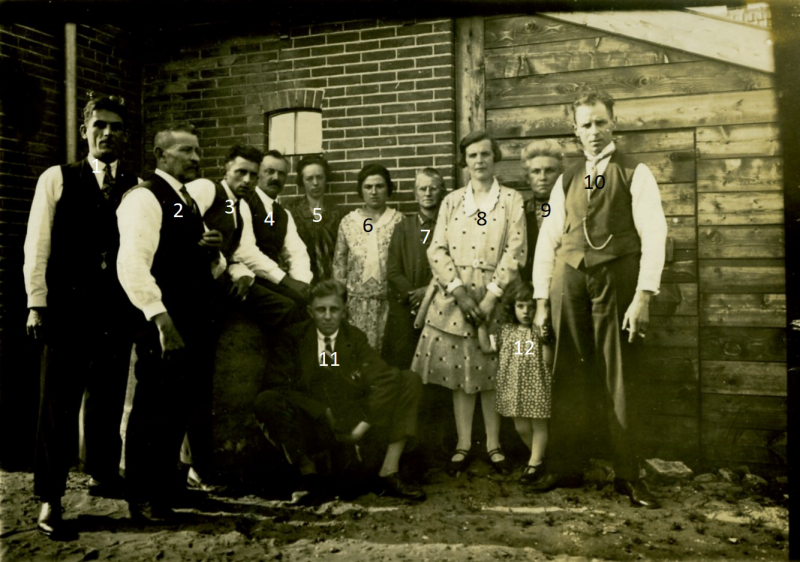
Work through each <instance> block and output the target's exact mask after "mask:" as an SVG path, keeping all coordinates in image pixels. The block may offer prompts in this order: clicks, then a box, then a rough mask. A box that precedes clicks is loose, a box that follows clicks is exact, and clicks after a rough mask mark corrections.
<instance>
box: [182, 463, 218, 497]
mask: <svg viewBox="0 0 800 562" xmlns="http://www.w3.org/2000/svg"><path fill="white" fill-rule="evenodd" d="M186 487H187V488H188V489H189V490H194V491H198V492H205V493H206V494H213V493H217V492H220V491H222V488H221V487H220V486H214V485H213V484H206V483H205V482H204V481H203V479H202V478H200V475H199V474H197V471H196V470H195V469H194V468H189V472H188V474H187V475H186Z"/></svg>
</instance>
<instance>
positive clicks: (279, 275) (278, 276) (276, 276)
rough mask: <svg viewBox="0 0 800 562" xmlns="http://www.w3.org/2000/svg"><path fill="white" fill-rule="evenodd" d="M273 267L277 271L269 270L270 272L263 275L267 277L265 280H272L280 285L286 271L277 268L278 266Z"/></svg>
mask: <svg viewBox="0 0 800 562" xmlns="http://www.w3.org/2000/svg"><path fill="white" fill-rule="evenodd" d="M275 269H276V270H277V271H278V273H272V272H270V274H269V275H265V277H266V278H267V280H269V281H272V282H273V283H275V284H276V285H280V284H281V281H283V278H284V277H286V272H285V271H284V270H282V269H278V268H275Z"/></svg>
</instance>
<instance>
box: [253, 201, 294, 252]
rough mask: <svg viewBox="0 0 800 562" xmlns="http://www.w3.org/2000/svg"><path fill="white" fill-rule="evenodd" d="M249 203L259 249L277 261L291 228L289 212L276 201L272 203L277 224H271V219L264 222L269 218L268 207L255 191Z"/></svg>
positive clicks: (273, 217)
mask: <svg viewBox="0 0 800 562" xmlns="http://www.w3.org/2000/svg"><path fill="white" fill-rule="evenodd" d="M247 203H248V205H250V210H251V211H252V213H253V233H254V234H255V237H256V245H257V246H258V249H259V250H261V251H262V252H263V253H264V255H266V256H268V257H269V258H271V259H273V260H275V261H276V262H277V261H278V258H279V257H280V254H281V250H282V249H283V244H284V240H285V239H286V231H287V229H288V228H289V213H287V212H286V209H284V208H283V207H281V206H280V205H279V204H278V202H277V201H275V202H274V203H273V204H272V221H274V223H275V224H270V222H271V221H268V222H264V220H266V218H267V209H266V207H264V203H263V202H262V201H261V198H260V197H259V196H258V194H257V193H256V192H255V191H253V194H252V195H251V196H250V199H249V200H248V201H247Z"/></svg>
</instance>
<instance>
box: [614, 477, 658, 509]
mask: <svg viewBox="0 0 800 562" xmlns="http://www.w3.org/2000/svg"><path fill="white" fill-rule="evenodd" d="M614 489H615V490H616V491H617V492H618V493H620V494H624V495H626V496H628V497H629V498H630V499H631V505H633V506H636V507H646V508H649V509H658V508H659V507H661V504H660V503H659V502H658V500H657V499H656V498H655V497H654V496H653V494H652V492H650V488H648V487H647V483H646V482H645V481H644V480H641V479H640V480H636V481H634V482H631V481H630V480H623V479H622V478H615V479H614Z"/></svg>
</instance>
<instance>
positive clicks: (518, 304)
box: [479, 280, 553, 484]
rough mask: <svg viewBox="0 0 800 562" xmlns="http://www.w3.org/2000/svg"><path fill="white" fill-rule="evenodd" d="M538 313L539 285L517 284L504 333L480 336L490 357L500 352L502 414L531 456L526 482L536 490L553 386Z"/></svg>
mask: <svg viewBox="0 0 800 562" xmlns="http://www.w3.org/2000/svg"><path fill="white" fill-rule="evenodd" d="M535 311H536V304H535V302H534V300H533V285H531V283H530V282H528V281H521V280H518V281H515V282H514V283H513V284H512V286H510V287H508V288H507V289H506V292H505V294H504V295H503V301H502V317H501V320H500V328H499V330H498V333H497V334H496V335H491V336H489V337H486V336H485V333H486V332H485V331H484V330H481V331H480V333H479V340H480V344H481V349H482V350H483V352H484V353H487V354H493V353H494V352H497V351H499V356H500V359H499V362H500V369H499V371H498V373H497V412H498V413H499V414H500V415H501V416H505V417H508V418H514V426H515V427H516V428H517V433H519V436H520V437H521V438H522V441H523V442H524V443H525V446H526V447H528V448H529V449H530V450H531V457H530V460H529V461H528V465H527V466H526V467H525V470H524V471H523V472H522V476H521V478H520V481H521V482H522V483H523V484H532V483H534V482H535V481H536V480H538V479H539V478H540V477H541V475H542V468H541V464H542V461H543V460H544V452H545V449H546V448H547V420H548V419H549V418H550V392H551V388H552V385H553V373H552V371H551V370H550V367H549V365H548V363H549V357H547V358H545V355H546V354H549V353H550V351H551V350H550V347H549V346H545V345H543V344H544V343H545V342H543V341H542V339H541V337H540V336H539V334H538V332H537V331H536V330H535V329H533V315H534V312H535Z"/></svg>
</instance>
